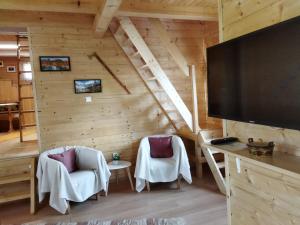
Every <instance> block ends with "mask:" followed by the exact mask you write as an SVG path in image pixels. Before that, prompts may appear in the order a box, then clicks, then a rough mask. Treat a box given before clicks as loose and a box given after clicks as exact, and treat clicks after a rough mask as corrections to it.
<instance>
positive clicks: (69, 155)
mask: <svg viewBox="0 0 300 225" xmlns="http://www.w3.org/2000/svg"><path fill="white" fill-rule="evenodd" d="M48 157H49V158H51V159H54V160H57V161H59V162H62V163H63V164H64V166H65V167H66V168H67V170H68V172H69V173H72V172H74V171H76V170H77V169H78V168H77V165H76V152H75V149H70V150H68V151H65V152H63V153H59V154H49V155H48Z"/></svg>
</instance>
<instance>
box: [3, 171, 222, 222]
mask: <svg viewBox="0 0 300 225" xmlns="http://www.w3.org/2000/svg"><path fill="white" fill-rule="evenodd" d="M173 186H174V188H173V189H172V187H173ZM175 186H176V185H175V184H171V186H170V184H154V185H152V186H151V188H152V190H151V192H150V193H147V192H142V193H139V194H137V193H134V192H132V191H131V190H130V186H129V183H128V182H127V181H122V182H120V183H119V184H118V185H117V184H115V183H113V184H111V185H110V187H111V189H110V193H109V195H108V196H107V197H101V198H100V199H99V200H98V201H96V200H88V201H86V202H84V203H72V204H71V214H69V215H61V214H59V213H58V212H56V211H55V210H53V209H52V208H50V207H49V206H48V204H47V203H46V204H44V205H43V206H42V207H41V208H40V209H39V211H38V212H37V213H36V215H30V214H29V204H28V202H27V201H26V200H24V201H19V202H13V203H6V204H3V205H0V224H20V223H24V222H32V221H35V222H32V224H35V223H37V222H58V221H61V222H75V221H76V222H80V221H86V220H90V219H101V220H105V219H112V218H143V217H165V218H169V217H182V218H184V219H185V221H186V224H187V225H204V224H205V225H226V224H227V222H226V200H225V196H223V195H221V194H220V193H219V192H218V191H217V187H216V184H215V183H214V181H213V179H212V178H211V176H206V178H204V179H201V180H199V179H196V178H194V180H193V184H192V185H188V184H183V186H182V190H181V191H178V190H176V189H175Z"/></svg>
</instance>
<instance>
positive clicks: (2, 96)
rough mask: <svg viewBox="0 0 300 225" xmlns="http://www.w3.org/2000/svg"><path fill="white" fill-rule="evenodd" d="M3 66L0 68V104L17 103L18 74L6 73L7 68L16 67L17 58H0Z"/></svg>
mask: <svg viewBox="0 0 300 225" xmlns="http://www.w3.org/2000/svg"><path fill="white" fill-rule="evenodd" d="M0 61H3V63H4V66H3V67H0V102H1V103H4V102H6V103H7V102H17V101H18V74H17V73H8V72H7V70H6V67H7V66H17V63H18V61H17V58H15V57H1V56H0Z"/></svg>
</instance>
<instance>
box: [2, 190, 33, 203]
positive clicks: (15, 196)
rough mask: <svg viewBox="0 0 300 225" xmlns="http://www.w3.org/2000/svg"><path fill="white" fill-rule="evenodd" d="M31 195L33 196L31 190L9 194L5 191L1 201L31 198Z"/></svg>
mask: <svg viewBox="0 0 300 225" xmlns="http://www.w3.org/2000/svg"><path fill="white" fill-rule="evenodd" d="M30 197H31V196H30V192H29V190H27V191H20V192H14V193H8V194H5V193H4V194H1V197H0V203H4V202H11V201H16V200H21V199H26V198H30Z"/></svg>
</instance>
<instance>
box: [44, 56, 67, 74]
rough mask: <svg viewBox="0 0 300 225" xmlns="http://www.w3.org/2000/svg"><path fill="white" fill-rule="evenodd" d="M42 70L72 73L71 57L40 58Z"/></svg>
mask: <svg viewBox="0 0 300 225" xmlns="http://www.w3.org/2000/svg"><path fill="white" fill-rule="evenodd" d="M40 69H41V71H42V72H49V71H50V72H51V71H71V63H70V57H69V56H40Z"/></svg>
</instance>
